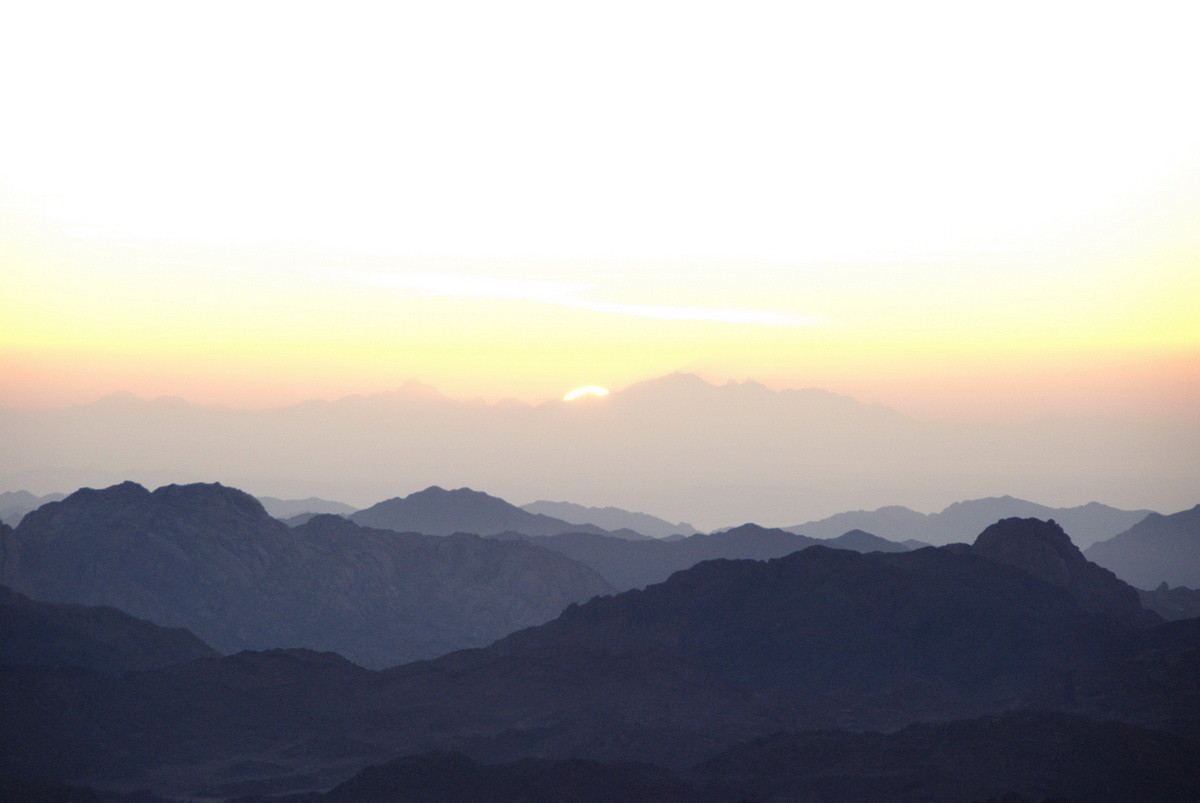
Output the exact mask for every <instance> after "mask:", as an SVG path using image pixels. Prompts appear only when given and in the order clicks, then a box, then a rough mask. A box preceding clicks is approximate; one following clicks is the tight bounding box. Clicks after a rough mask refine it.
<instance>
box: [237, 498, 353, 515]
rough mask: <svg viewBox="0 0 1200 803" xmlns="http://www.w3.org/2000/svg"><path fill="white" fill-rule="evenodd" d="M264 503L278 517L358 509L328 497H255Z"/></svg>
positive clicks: (347, 513) (342, 513)
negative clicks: (332, 500)
mask: <svg viewBox="0 0 1200 803" xmlns="http://www.w3.org/2000/svg"><path fill="white" fill-rule="evenodd" d="M255 498H256V499H258V501H259V502H261V503H262V506H263V508H264V509H265V510H266V511H267V513H269V514H270V515H271V516H273V517H274V518H277V519H290V518H293V517H295V516H299V515H301V514H303V513H309V514H312V515H316V514H317V513H334V514H336V515H339V516H345V515H349V514H350V513H353V512H354V511H356V510H358V508H356V507H351V506H350V505H347V504H345V503H343V502H331V501H330V500H328V499H318V498H317V497H315V496H310V497H308V498H307V499H278V498H276V497H274V496H259V497H255Z"/></svg>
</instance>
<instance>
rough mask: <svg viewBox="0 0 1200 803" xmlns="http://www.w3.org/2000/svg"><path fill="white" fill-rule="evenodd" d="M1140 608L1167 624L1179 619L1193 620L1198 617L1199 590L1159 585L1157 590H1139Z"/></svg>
mask: <svg viewBox="0 0 1200 803" xmlns="http://www.w3.org/2000/svg"><path fill="white" fill-rule="evenodd" d="M1138 596H1139V597H1141V600H1142V607H1143V608H1146V609H1147V610H1151V611H1154V612H1155V613H1157V614H1158V615H1159V616H1161V617H1162V618H1163V619H1166V620H1167V621H1168V622H1174V621H1177V620H1179V619H1195V618H1196V617H1198V616H1200V589H1195V588H1187V587H1186V586H1176V587H1175V588H1171V587H1169V586H1168V585H1167V584H1166V583H1160V584H1159V586H1158V588H1152V589H1150V590H1148V591H1143V590H1139V591H1138Z"/></svg>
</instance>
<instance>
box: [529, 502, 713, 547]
mask: <svg viewBox="0 0 1200 803" xmlns="http://www.w3.org/2000/svg"><path fill="white" fill-rule="evenodd" d="M521 509H522V510H525V511H527V512H529V513H538V514H541V515H543V516H553V517H555V518H558V519H562V520H563V521H568V522H570V523H572V524H594V525H596V526H597V527H603V528H604V529H605V530H633V531H634V532H637V533H641V534H642V535H646V536H649V537H651V538H666V537H668V536H671V535H683V536H689V535H695V534H696V533H697V532H698V531H697V530H696V528H695V527H693V526H692V525H690V524H688V523H687V522H682V521H681V522H679V523H678V524H672V523H671V522H669V521H666V520H664V519H660V518H658V517H657V516H651V515H649V514H647V513H634V512H631V511H628V510H622V509H621V508H619V507H584V506H583V505H576V504H572V503H571V502H547V501H544V500H543V501H538V502H530V503H529V504H528V505H521Z"/></svg>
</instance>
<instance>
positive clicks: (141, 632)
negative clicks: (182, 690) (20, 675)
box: [0, 586, 219, 675]
mask: <svg viewBox="0 0 1200 803" xmlns="http://www.w3.org/2000/svg"><path fill="white" fill-rule="evenodd" d="M218 655H219V653H218V652H217V651H216V650H214V649H213V648H212V647H209V646H208V645H207V644H205V643H204V642H202V641H201V640H200V639H198V638H196V637H195V636H194V635H192V634H191V633H189V632H188V631H186V630H183V629H181V628H173V629H168V628H165V627H159V626H158V625H155V624H151V623H150V622H147V621H146V620H144V619H135V618H134V617H132V616H130V615H129V614H127V613H123V612H121V611H118V610H117V609H115V608H105V607H99V608H98V607H89V606H84V605H58V604H54V603H49V602H35V601H34V600H31V599H29V598H28V597H26V596H24V595H22V594H18V593H16V592H15V591H13V590H12V589H10V588H7V587H6V586H0V664H26V665H30V666H49V667H69V666H74V667H82V668H84V669H92V670H95V671H97V672H103V673H106V674H112V675H119V674H121V673H122V672H126V671H130V670H135V669H154V668H157V667H163V666H171V665H172V664H179V663H183V662H184V661H190V660H192V659H195V658H215V657H217V656H218Z"/></svg>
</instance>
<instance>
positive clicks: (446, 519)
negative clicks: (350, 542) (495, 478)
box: [349, 485, 646, 540]
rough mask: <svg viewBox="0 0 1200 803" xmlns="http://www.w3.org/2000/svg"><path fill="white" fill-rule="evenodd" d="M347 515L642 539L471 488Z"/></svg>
mask: <svg viewBox="0 0 1200 803" xmlns="http://www.w3.org/2000/svg"><path fill="white" fill-rule="evenodd" d="M349 518H350V520H351V521H353V522H355V523H357V524H361V525H363V526H364V527H375V528H377V529H382V530H395V531H396V532H414V533H425V534H426V535H453V534H454V533H474V534H475V535H499V534H500V533H506V532H512V533H521V534H523V535H542V536H544V535H557V534H559V533H569V532H584V533H593V534H598V535H617V536H619V537H624V538H633V539H637V540H642V539H645V538H646V536H644V535H641V534H640V533H636V532H633V531H629V530H625V531H622V532H619V533H610V532H609V531H608V530H604V529H601V528H600V527H596V526H595V525H591V524H572V523H570V522H567V521H563V520H562V519H556V518H554V517H552V516H544V515H542V514H540V513H530V512H528V511H525V510H522V509H521V508H519V507H517V506H516V505H512V504H509V503H508V502H505V501H504V500H503V499H500V498H498V497H495V496H490V495H488V494H485V493H482V492H480V491H473V490H471V489H470V488H459V489H457V490H454V491H447V490H445V489H443V488H439V487H437V486H436V485H434V486H431V487H429V488H426V489H425V490H423V491H418V492H417V493H414V494H410V495H409V496H403V497H400V496H398V497H395V498H394V499H387V500H385V501H383V502H380V503H379V504H376V505H372V506H371V507H369V508H366V509H364V510H360V511H358V512H357V513H353V514H351V515H350V517H349Z"/></svg>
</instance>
